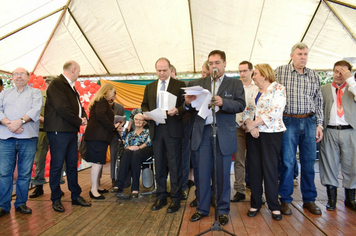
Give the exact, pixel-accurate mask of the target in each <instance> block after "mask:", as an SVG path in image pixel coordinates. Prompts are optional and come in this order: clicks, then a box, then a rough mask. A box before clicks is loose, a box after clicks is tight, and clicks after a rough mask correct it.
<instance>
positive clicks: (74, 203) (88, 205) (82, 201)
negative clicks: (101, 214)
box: [72, 196, 91, 207]
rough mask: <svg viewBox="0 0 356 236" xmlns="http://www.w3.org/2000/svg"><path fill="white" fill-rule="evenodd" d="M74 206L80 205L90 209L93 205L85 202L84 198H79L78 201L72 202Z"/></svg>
mask: <svg viewBox="0 0 356 236" xmlns="http://www.w3.org/2000/svg"><path fill="white" fill-rule="evenodd" d="M72 205H78V206H82V207H90V206H91V203H90V202H87V201H85V200H84V198H82V197H80V196H79V197H78V198H77V199H75V200H72Z"/></svg>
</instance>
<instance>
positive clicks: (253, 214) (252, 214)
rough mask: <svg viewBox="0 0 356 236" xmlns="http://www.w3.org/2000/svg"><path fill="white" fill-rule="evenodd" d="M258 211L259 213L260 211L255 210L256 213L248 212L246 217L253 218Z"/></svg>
mask: <svg viewBox="0 0 356 236" xmlns="http://www.w3.org/2000/svg"><path fill="white" fill-rule="evenodd" d="M259 211H260V209H257V211H251V210H248V212H247V216H248V217H255V216H256V215H257V213H258V212H259Z"/></svg>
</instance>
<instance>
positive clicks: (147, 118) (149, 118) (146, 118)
mask: <svg viewBox="0 0 356 236" xmlns="http://www.w3.org/2000/svg"><path fill="white" fill-rule="evenodd" d="M143 118H145V120H152V118H151V117H148V116H146V115H145V114H143Z"/></svg>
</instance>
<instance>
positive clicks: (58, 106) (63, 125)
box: [44, 61, 91, 212]
mask: <svg viewBox="0 0 356 236" xmlns="http://www.w3.org/2000/svg"><path fill="white" fill-rule="evenodd" d="M79 73H80V66H79V64H78V63H77V62H75V61H68V62H66V63H65V64H64V65H63V73H62V74H61V75H60V76H59V77H58V78H56V79H54V80H53V81H52V82H51V84H50V85H49V87H48V89H47V100H46V105H45V116H44V130H45V131H46V132H47V137H48V140H49V145H50V153H51V168H50V174H49V185H50V188H51V192H52V193H51V200H52V207H53V210H55V211H57V212H64V211H65V209H64V207H63V205H62V203H61V195H62V191H61V188H60V185H59V184H60V180H61V174H62V172H61V170H62V166H63V163H64V161H65V163H66V174H67V182H68V189H69V190H70V191H71V199H72V205H80V206H84V207H89V206H91V204H90V203H88V202H86V201H85V200H84V199H83V198H82V197H81V196H80V193H81V192H82V189H81V188H80V186H79V184H78V171H77V162H78V161H77V160H78V132H79V128H80V126H81V125H86V124H87V118H86V113H85V111H84V109H83V108H82V107H81V105H80V98H79V94H78V92H77V91H76V90H75V88H74V83H75V81H77V79H78V77H79Z"/></svg>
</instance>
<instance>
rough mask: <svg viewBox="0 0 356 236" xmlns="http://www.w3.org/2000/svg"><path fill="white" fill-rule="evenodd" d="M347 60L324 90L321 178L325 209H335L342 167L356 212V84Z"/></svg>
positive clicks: (350, 205) (336, 67)
mask: <svg viewBox="0 0 356 236" xmlns="http://www.w3.org/2000/svg"><path fill="white" fill-rule="evenodd" d="M351 69H352V66H351V64H350V63H349V62H347V61H338V62H336V63H335V64H334V74H333V82H332V83H331V84H327V85H324V86H322V87H321V91H322V93H323V100H324V127H325V130H324V138H323V140H322V141H321V143H320V152H319V153H320V162H319V167H320V179H321V183H322V184H323V185H324V186H326V191H327V195H328V203H327V204H326V209H327V210H329V211H333V210H335V208H336V199H337V187H338V186H339V181H338V179H339V178H338V175H339V167H340V164H341V174H342V177H343V178H342V186H343V187H344V188H345V197H346V199H345V202H344V203H345V206H346V207H348V208H350V209H352V210H356V202H355V188H356V162H355V153H356V143H355V140H356V131H355V128H356V120H355V116H356V103H355V101H356V82H355V80H354V78H352V75H351Z"/></svg>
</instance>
